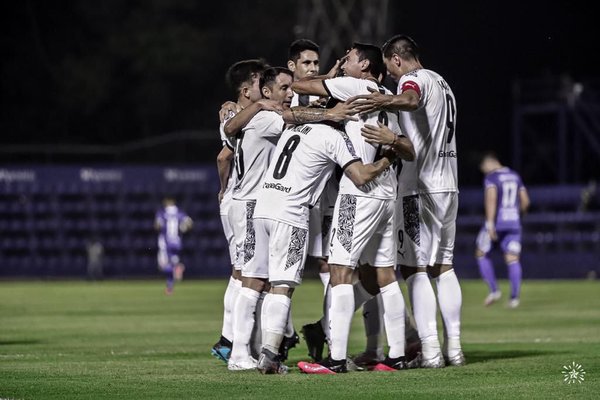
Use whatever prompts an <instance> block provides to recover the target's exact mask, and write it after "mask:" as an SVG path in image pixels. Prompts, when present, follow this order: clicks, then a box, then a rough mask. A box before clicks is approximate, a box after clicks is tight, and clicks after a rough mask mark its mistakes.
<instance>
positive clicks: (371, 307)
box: [363, 295, 384, 357]
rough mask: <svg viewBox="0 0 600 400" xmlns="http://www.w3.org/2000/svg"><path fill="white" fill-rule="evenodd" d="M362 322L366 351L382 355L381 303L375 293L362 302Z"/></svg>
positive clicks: (379, 297)
mask: <svg viewBox="0 0 600 400" xmlns="http://www.w3.org/2000/svg"><path fill="white" fill-rule="evenodd" d="M363 322H364V325H365V335H366V337H367V348H366V352H367V353H372V354H375V355H377V356H378V357H383V354H384V349H383V346H384V343H383V323H384V322H383V305H382V304H381V296H380V295H377V296H375V297H373V298H372V299H370V300H368V301H367V302H366V303H365V304H363Z"/></svg>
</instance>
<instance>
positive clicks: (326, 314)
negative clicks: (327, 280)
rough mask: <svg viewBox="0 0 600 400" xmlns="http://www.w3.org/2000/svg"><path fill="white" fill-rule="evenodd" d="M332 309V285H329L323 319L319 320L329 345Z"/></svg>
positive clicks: (326, 290)
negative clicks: (330, 311)
mask: <svg viewBox="0 0 600 400" xmlns="http://www.w3.org/2000/svg"><path fill="white" fill-rule="evenodd" d="M330 308H331V285H327V287H326V288H325V296H324V297H323V318H321V319H320V320H319V322H320V323H321V328H323V333H325V337H326V338H327V343H329V338H330V332H329V310H330Z"/></svg>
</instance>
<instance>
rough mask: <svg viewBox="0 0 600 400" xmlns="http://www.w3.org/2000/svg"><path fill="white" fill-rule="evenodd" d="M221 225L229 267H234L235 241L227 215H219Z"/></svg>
mask: <svg viewBox="0 0 600 400" xmlns="http://www.w3.org/2000/svg"><path fill="white" fill-rule="evenodd" d="M221 225H223V233H224V234H225V239H227V248H228V249H229V259H230V260H231V265H233V266H234V267H235V265H236V263H235V259H236V257H237V255H236V254H237V252H236V249H235V240H234V236H233V228H232V227H231V221H230V220H229V216H228V215H221ZM240 268H241V266H240Z"/></svg>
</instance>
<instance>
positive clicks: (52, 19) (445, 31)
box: [0, 0, 600, 185]
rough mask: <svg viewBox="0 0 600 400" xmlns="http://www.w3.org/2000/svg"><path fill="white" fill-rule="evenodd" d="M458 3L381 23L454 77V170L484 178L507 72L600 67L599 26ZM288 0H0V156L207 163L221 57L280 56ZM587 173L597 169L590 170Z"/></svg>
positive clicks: (504, 107)
mask: <svg viewBox="0 0 600 400" xmlns="http://www.w3.org/2000/svg"><path fill="white" fill-rule="evenodd" d="M457 3H458V2H424V1H421V2H394V1H390V4H391V6H390V9H389V10H387V13H388V16H389V22H388V31H389V34H390V35H391V34H395V33H406V34H409V35H410V36H412V37H413V38H414V39H415V40H416V41H417V42H418V43H419V45H420V47H421V49H422V62H423V64H424V66H425V67H426V68H430V69H433V70H435V71H437V72H439V73H440V74H442V75H443V76H444V77H445V78H446V80H447V81H448V82H449V83H450V85H451V86H452V88H453V90H454V92H455V95H456V98H457V102H458V112H459V114H458V134H457V138H458V149H459V154H460V167H459V168H460V181H461V184H467V185H471V184H479V183H480V181H481V175H480V173H479V171H478V170H477V163H476V159H477V155H478V154H479V153H480V151H482V150H488V149H493V150H495V151H496V152H497V153H498V154H499V155H500V156H501V158H503V159H504V160H505V161H506V162H510V156H511V145H512V144H511V113H512V107H513V100H512V95H511V87H512V85H513V83H514V82H515V81H516V80H518V79H525V78H540V77H550V78H551V77H556V76H561V75H568V76H570V77H572V79H574V80H576V81H578V80H585V79H590V78H594V77H597V76H599V75H600V73H599V72H598V67H599V64H598V62H597V60H598V50H599V49H600V46H599V45H598V39H599V38H600V34H599V33H600V30H599V29H598V25H599V24H598V21H597V19H598V18H597V15H596V14H595V13H594V12H592V11H591V10H590V9H589V8H588V7H584V6H583V3H581V4H578V3H577V2H567V1H562V0H561V1H553V2H538V1H535V2H527V1H521V2H515V1H510V2H473V3H472V4H457ZM297 4H298V3H297V2H293V1H273V0H265V1H255V2H249V1H233V0H230V1H221V2H213V3H207V2H199V1H191V0H170V1H167V0H146V1H143V0H139V1H133V0H130V1H125V0H104V1H97V2H95V1H41V0H37V1H36V0H28V1H10V2H3V3H2V5H1V6H0V11H1V17H0V18H1V19H2V20H1V25H0V32H1V36H0V54H1V56H0V57H1V63H0V130H1V132H2V134H1V136H0V137H1V139H0V140H1V143H0V146H2V147H4V148H5V149H9V150H6V151H4V152H3V153H1V154H0V157H1V158H0V162H1V163H2V164H8V163H15V162H36V163H50V162H54V163H60V162H81V161H90V160H94V161H108V162H120V163H123V162H145V163H167V162H182V163H185V162H200V163H202V162H207V163H213V162H214V159H215V156H216V154H217V151H218V149H219V146H220V143H219V140H218V139H217V126H218V118H217V111H218V108H219V106H220V104H221V103H222V102H223V101H225V100H227V99H231V98H232V94H231V93H230V92H229V91H228V89H227V88H226V86H225V82H224V74H225V71H226V69H227V67H228V66H229V65H231V64H232V63H234V62H236V61H238V60H240V59H244V58H255V57H264V58H266V59H267V60H268V61H269V62H270V63H271V64H273V65H284V63H285V61H286V59H287V47H288V45H289V43H290V42H291V41H292V40H293V39H295V36H294V33H293V32H294V26H295V25H296V24H297V18H296V14H297V13H296V11H297ZM350 44H351V43H350V42H349V43H348V45H350ZM329 67H330V66H328V65H323V66H322V71H326V70H327V69H328V68H329ZM203 131H204V133H202V132H203ZM206 131H214V140H210V141H209V140H198V141H190V142H189V143H188V144H187V145H185V146H181V145H180V146H175V147H173V146H171V145H165V146H163V147H161V148H160V149H159V150H153V151H145V152H138V153H135V152H133V153H131V154H127V155H121V156H115V157H106V154H104V155H103V154H100V155H97V156H96V158H94V157H90V156H89V155H87V154H80V155H79V156H78V155H77V154H69V155H64V156H62V157H61V156H60V155H58V156H57V155H56V154H55V153H52V154H45V155H43V154H42V152H40V151H36V152H31V153H30V154H28V152H27V151H23V150H19V151H21V152H20V153H18V151H17V150H15V153H11V151H10V149H12V148H14V149H19V146H14V145H20V144H34V145H42V146H38V148H39V147H42V148H43V147H44V146H47V147H48V148H56V146H60V145H63V144H69V145H73V144H79V145H99V146H113V147H104V149H105V150H106V148H114V149H116V150H115V151H117V152H118V149H119V146H120V145H124V144H127V143H130V142H132V141H137V140H141V139H147V138H152V137H156V136H160V135H165V134H167V133H173V132H198V135H199V137H202V135H203V134H204V136H206ZM11 146H12V147H11ZM524 151H525V152H526V151H527V149H524ZM17 153H18V154H17ZM40 154H42V155H40ZM594 175H598V171H590V172H589V176H590V177H592V176H594ZM538 179H539V180H540V181H541V183H552V182H543V178H538ZM549 179H552V178H551V177H550V178H549Z"/></svg>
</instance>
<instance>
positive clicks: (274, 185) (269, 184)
mask: <svg viewBox="0 0 600 400" xmlns="http://www.w3.org/2000/svg"><path fill="white" fill-rule="evenodd" d="M263 188H265V189H275V190H279V191H280V192H285V193H289V192H290V191H291V190H292V187H291V186H283V185H282V184H281V183H272V182H265V183H264V184H263Z"/></svg>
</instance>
